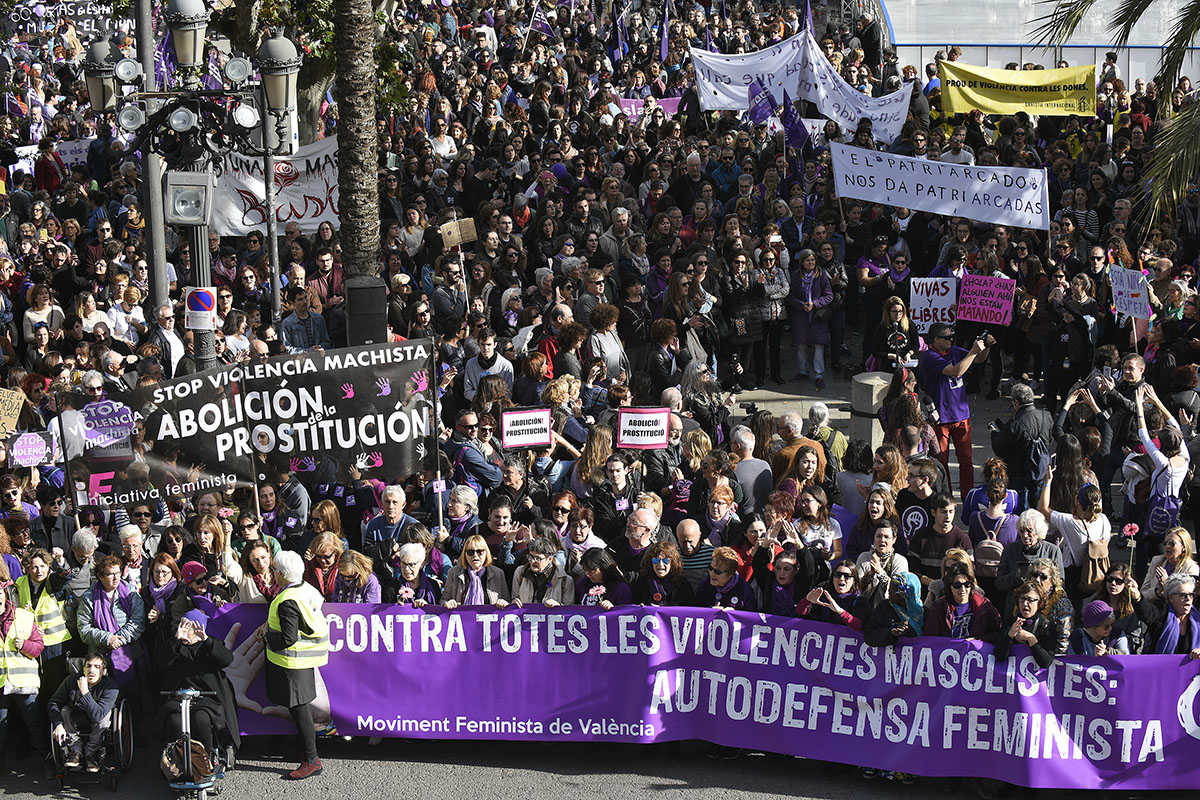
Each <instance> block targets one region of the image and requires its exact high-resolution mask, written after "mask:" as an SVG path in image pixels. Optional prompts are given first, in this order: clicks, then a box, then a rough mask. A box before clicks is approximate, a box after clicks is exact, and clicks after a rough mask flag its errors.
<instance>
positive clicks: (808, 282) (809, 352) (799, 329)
mask: <svg viewBox="0 0 1200 800" xmlns="http://www.w3.org/2000/svg"><path fill="white" fill-rule="evenodd" d="M832 303H833V284H831V283H830V282H829V276H828V275H826V274H825V272H824V271H823V270H821V269H820V268H818V267H817V256H816V254H815V253H813V251H812V250H809V249H804V250H801V251H800V252H799V253H798V254H797V256H796V269H795V270H793V272H792V281H791V292H790V293H789V294H788V309H789V312H790V316H791V320H792V344H794V345H795V346H796V366H797V370H798V372H797V375H796V378H797V379H798V380H803V379H804V378H807V377H809V375H810V369H811V375H812V378H813V380H814V381H815V382H816V387H817V389H824V388H825V348H826V347H828V346H829V316H830V309H829V306H830V304H832ZM810 358H811V364H810Z"/></svg>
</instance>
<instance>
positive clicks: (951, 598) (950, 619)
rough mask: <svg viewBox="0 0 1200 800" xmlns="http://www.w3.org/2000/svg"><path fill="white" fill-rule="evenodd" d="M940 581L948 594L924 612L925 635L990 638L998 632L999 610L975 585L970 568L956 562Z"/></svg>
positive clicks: (989, 639)
mask: <svg viewBox="0 0 1200 800" xmlns="http://www.w3.org/2000/svg"><path fill="white" fill-rule="evenodd" d="M942 580H943V582H944V583H945V585H946V587H947V594H946V596H945V597H943V598H942V599H940V600H938V601H937V602H935V603H934V604H933V605H932V606H930V608H929V610H928V611H926V612H925V629H924V633H925V635H926V636H949V637H951V638H954V639H983V640H987V641H991V639H992V637H994V636H995V635H996V634H998V633H999V632H1000V612H999V611H997V610H996V607H995V606H994V605H992V601H991V600H988V599H987V597H986V596H985V595H984V594H983V592H981V591H979V589H978V588H977V587H976V585H975V579H974V578H973V577H972V576H971V573H970V571H969V570H967V569H965V568H964V567H962V566H960V565H956V566H954V567H952V568H951V569H950V570H949V571H948V572H947V573H946V575H945V576H944V577H943V578H942Z"/></svg>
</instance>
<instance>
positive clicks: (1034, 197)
mask: <svg viewBox="0 0 1200 800" xmlns="http://www.w3.org/2000/svg"><path fill="white" fill-rule="evenodd" d="M829 150H830V152H831V153H832V155H833V174H834V178H835V180H836V186H837V194H838V196H839V197H843V198H849V199H853V200H867V201H869V202H872V203H885V204H887V205H890V206H898V207H903V208H911V209H913V210H914V211H929V212H932V213H934V214H946V215H950V216H957V217H966V218H968V219H974V220H979V221H980V222H993V223H996V224H997V225H1011V226H1014V227H1017V228H1034V229H1037V230H1043V231H1044V230H1049V229H1050V203H1049V194H1048V192H1047V190H1046V171H1045V170H1042V169H1018V168H1016V167H966V166H960V165H958V164H943V163H942V162H940V161H926V160H925V159H920V158H909V157H908V156H897V155H892V154H891V153H881V152H877V151H875V150H864V149H863V148H861V147H849V146H847V145H844V144H838V143H837V142H834V143H832V144H830V146H829Z"/></svg>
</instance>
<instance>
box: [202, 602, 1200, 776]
mask: <svg viewBox="0 0 1200 800" xmlns="http://www.w3.org/2000/svg"><path fill="white" fill-rule="evenodd" d="M324 610H325V614H326V617H327V619H328V620H329V624H330V642H331V649H332V651H333V652H332V653H331V655H330V661H329V664H328V665H327V666H326V667H324V668H322V669H321V670H320V675H321V679H319V680H318V699H317V702H316V704H315V706H316V708H315V716H316V718H317V721H318V724H321V722H322V721H328V720H329V718H330V716H331V715H332V721H333V723H334V724H335V725H336V727H337V732H338V733H339V734H342V735H347V734H349V735H363V736H366V735H373V736H399V737H409V738H420V739H479V740H489V739H508V740H523V741H609V742H660V741H674V740H681V739H704V740H707V741H711V742H716V743H718V744H723V745H728V746H732V747H744V748H749V749H754V750H765V751H771V752H778V753H785V754H790V755H797V756H803V757H805V758H814V759H821V760H825V761H837V762H843V763H848V764H857V765H861V766H868V767H875V768H879V769H886V770H901V771H904V772H912V773H917V774H920V775H928V776H947V777H948V776H973V777H981V778H993V779H997V780H1002V781H1007V782H1009V783H1016V784H1022V785H1026V786H1033V787H1044V788H1064V789H1121V790H1145V789H1195V788H1200V759H1197V758H1196V755H1197V753H1200V724H1198V722H1197V716H1196V709H1195V703H1196V697H1197V694H1198V692H1200V664H1198V663H1197V662H1194V661H1189V660H1188V659H1187V658H1186V657H1185V656H1119V657H1107V658H1064V659H1060V660H1059V661H1056V662H1055V663H1054V664H1053V665H1052V666H1051V667H1050V668H1049V669H1048V670H1040V669H1038V668H1037V665H1036V663H1035V662H1034V660H1033V657H1032V656H1031V655H1030V654H1029V651H1028V649H1026V648H1024V647H1017V648H1014V651H1013V654H1012V656H1010V657H1009V658H1008V659H1007V660H1006V661H1002V662H997V661H995V660H993V658H992V656H991V648H990V646H988V645H985V644H982V643H980V642H977V641H958V640H951V639H935V638H920V639H906V640H903V642H902V643H901V644H900V645H899V646H897V647H888V648H875V647H870V646H868V645H867V644H865V643H864V642H863V640H862V638H861V636H860V635H859V634H857V633H855V632H854V631H852V630H850V629H848V628H843V627H836V626H832V625H824V624H821V623H811V622H807V621H804V620H796V619H787V618H782V617H774V616H768V615H763V614H749V613H743V612H727V611H722V610H718V609H693V608H653V607H624V608H618V609H614V610H612V611H607V612H601V611H598V610H596V609H590V608H582V607H568V608H563V607H556V608H545V607H542V606H526V607H525V608H524V609H515V608H509V609H496V608H490V607H488V608H483V607H477V608H473V609H459V610H455V611H447V610H445V609H441V608H426V609H424V611H415V610H413V609H410V608H403V607H399V606H383V605H381V606H366V605H332V604H327V605H326V606H325V609H324ZM266 612H267V607H266V606H265V605H242V606H226V607H225V608H224V609H222V610H221V611H220V612H219V613H218V615H217V617H216V618H215V619H214V620H213V621H212V623H211V624H210V625H209V628H208V630H209V632H210V633H211V634H212V635H213V636H218V637H224V638H225V641H226V642H227V643H228V644H229V646H230V647H231V648H232V649H233V650H234V651H235V653H234V654H235V661H234V664H233V665H232V666H231V667H230V668H229V670H228V674H229V676H230V679H231V680H232V681H233V683H234V686H235V689H236V691H237V694H238V704H239V706H241V708H242V715H241V724H242V728H243V730H245V731H246V732H247V733H249V734H266V733H286V732H288V731H289V730H290V723H288V721H287V710H286V709H283V708H279V707H272V706H271V705H270V704H269V703H268V701H267V699H266V697H265V693H264V690H263V683H262V682H263V676H262V674H261V673H262V669H263V650H262V643H261V640H259V639H258V637H255V636H253V635H252V634H253V633H254V631H255V630H256V629H257V628H258V626H260V625H262V624H263V621H264V620H265V618H266ZM499 676H502V677H499ZM464 687H470V689H469V690H467V691H464ZM260 711H262V712H264V713H257V712H260Z"/></svg>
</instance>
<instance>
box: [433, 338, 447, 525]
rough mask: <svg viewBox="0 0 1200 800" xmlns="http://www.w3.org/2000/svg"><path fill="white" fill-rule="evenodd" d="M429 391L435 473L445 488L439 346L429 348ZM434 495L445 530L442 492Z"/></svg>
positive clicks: (438, 516)
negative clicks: (439, 388) (439, 387)
mask: <svg viewBox="0 0 1200 800" xmlns="http://www.w3.org/2000/svg"><path fill="white" fill-rule="evenodd" d="M429 393H430V394H431V395H432V396H433V425H434V428H433V431H434V433H433V440H434V441H435V442H437V443H438V447H437V452H435V453H434V454H433V474H434V479H435V480H436V481H437V488H439V489H441V488H443V487H442V486H441V483H442V459H441V438H442V437H441V436H440V435H439V433H438V430H439V429H440V428H441V425H442V408H441V403H440V402H439V401H438V390H437V347H436V346H434V347H430V348H429ZM433 494H434V497H435V498H436V499H437V518H438V527H439V528H441V529H443V530H445V528H446V521H445V519H444V518H443V515H442V492H440V491H438V492H434V493H433Z"/></svg>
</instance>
